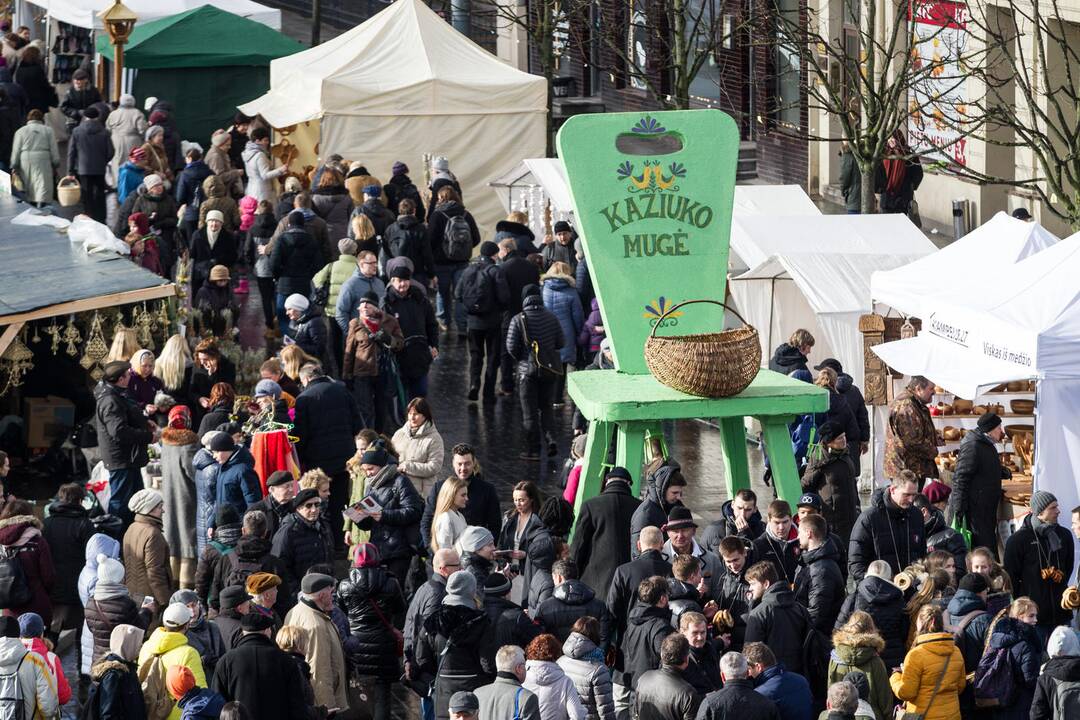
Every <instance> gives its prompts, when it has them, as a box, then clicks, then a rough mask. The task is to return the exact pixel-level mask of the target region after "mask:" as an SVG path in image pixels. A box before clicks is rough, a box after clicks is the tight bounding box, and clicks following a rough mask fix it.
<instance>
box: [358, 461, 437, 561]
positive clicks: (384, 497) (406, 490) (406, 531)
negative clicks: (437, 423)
mask: <svg viewBox="0 0 1080 720" xmlns="http://www.w3.org/2000/svg"><path fill="white" fill-rule="evenodd" d="M364 497H369V498H371V499H372V500H374V501H375V502H377V503H378V504H379V505H380V506H382V519H381V520H379V521H378V522H375V520H373V519H372V518H370V517H365V518H364V519H363V520H362V521H361V522H360V528H361V529H363V530H370V531H371V539H370V541H369V542H371V543H372V544H373V545H374V546H375V547H376V548H378V550H379V557H380V558H382V560H383V561H384V562H385V561H387V560H395V559H397V558H401V557H412V556H413V555H415V554H416V553H417V551H418V548H419V547H420V516H421V515H423V513H424V501H423V500H421V499H420V494H419V493H418V492H416V488H415V487H413V484H412V481H411V480H409V478H408V477H407V476H406V475H404V474H402V473H399V472H398V471H397V465H387V466H386V467H384V468H383V469H382V470H381V471H379V474H378V475H376V476H375V477H374V478H368V481H367V484H366V486H365V489H364Z"/></svg>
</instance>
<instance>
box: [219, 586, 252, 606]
mask: <svg viewBox="0 0 1080 720" xmlns="http://www.w3.org/2000/svg"><path fill="white" fill-rule="evenodd" d="M247 601H248V595H247V593H246V592H244V586H243V585H229V586H228V587H224V588H222V589H221V592H219V593H218V604H219V605H220V606H221V609H222V610H235V609H236V608H238V607H240V606H241V605H243V604H244V603H246V602H247Z"/></svg>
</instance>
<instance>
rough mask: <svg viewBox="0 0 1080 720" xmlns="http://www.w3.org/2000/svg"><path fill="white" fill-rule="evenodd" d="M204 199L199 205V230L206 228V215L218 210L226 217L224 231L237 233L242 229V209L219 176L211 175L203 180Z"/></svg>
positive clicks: (223, 224) (223, 225) (223, 223)
mask: <svg viewBox="0 0 1080 720" xmlns="http://www.w3.org/2000/svg"><path fill="white" fill-rule="evenodd" d="M202 187H203V197H204V198H205V199H204V200H203V201H202V203H201V204H200V205H199V228H200V229H201V228H204V227H206V215H207V213H209V212H210V211H211V210H217V211H219V212H220V213H221V214H222V215H224V216H225V220H224V221H223V222H222V229H224V230H228V231H229V232H236V231H237V230H239V229H240V207H239V206H238V205H237V204H236V200H233V198H232V197H231V196H230V195H229V190H228V188H227V187H226V186H225V181H224V180H222V178H220V177H218V176H217V175H211V176H210V177H208V178H206V179H205V180H203V185H202Z"/></svg>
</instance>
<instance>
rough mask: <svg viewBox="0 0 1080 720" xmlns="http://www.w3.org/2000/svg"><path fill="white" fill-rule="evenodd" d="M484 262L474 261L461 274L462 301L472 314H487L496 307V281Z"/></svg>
mask: <svg viewBox="0 0 1080 720" xmlns="http://www.w3.org/2000/svg"><path fill="white" fill-rule="evenodd" d="M487 269H488V268H487V266H486V265H485V264H484V263H482V262H474V263H471V264H470V265H469V267H467V268H465V272H464V273H462V275H461V302H462V303H463V304H464V305H465V312H467V313H468V314H470V315H487V314H488V313H490V312H491V311H492V310H494V309H495V281H494V280H493V279H492V278H491V275H490V274H489V273H488V272H487Z"/></svg>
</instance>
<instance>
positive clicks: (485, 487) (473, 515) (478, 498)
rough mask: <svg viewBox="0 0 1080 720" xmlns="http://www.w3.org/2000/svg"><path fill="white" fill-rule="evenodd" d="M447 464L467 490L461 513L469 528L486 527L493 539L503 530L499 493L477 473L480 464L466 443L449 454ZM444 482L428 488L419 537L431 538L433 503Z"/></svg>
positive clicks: (454, 448) (473, 451) (459, 444)
mask: <svg viewBox="0 0 1080 720" xmlns="http://www.w3.org/2000/svg"><path fill="white" fill-rule="evenodd" d="M450 455H451V457H450V465H451V466H452V467H453V468H454V477H456V478H457V479H458V480H463V481H465V485H466V487H467V488H468V489H469V499H468V500H467V501H466V503H465V509H464V510H462V511H461V514H462V515H464V516H465V522H467V523H468V524H469V525H478V526H480V527H483V528H487V529H488V531H489V532H490V533H491V535H492V536H493V537H494V536H496V535H498V534H499V533H500V532H501V531H502V513H501V512H500V510H499V494H498V492H497V491H496V490H495V486H494V485H492V484H491V483H489V482H488V481H487V480H485V479H484V476H483V473H481V472H480V463H479V462H478V461H477V460H476V451H475V450H473V447H472V445H469V444H468V443H458V444H457V445H455V446H454V447H453V449H452V450H451V451H450ZM443 482H444V481H443V480H439V481H438V482H437V483H435V484H434V485H432V486H431V490H429V491H428V496H427V500H426V501H425V504H424V516H423V518H421V519H420V537H422V538H429V537H431V523H432V522H434V519H435V503H436V501H437V500H438V498H439V492H440V491H441V490H442V485H443Z"/></svg>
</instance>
